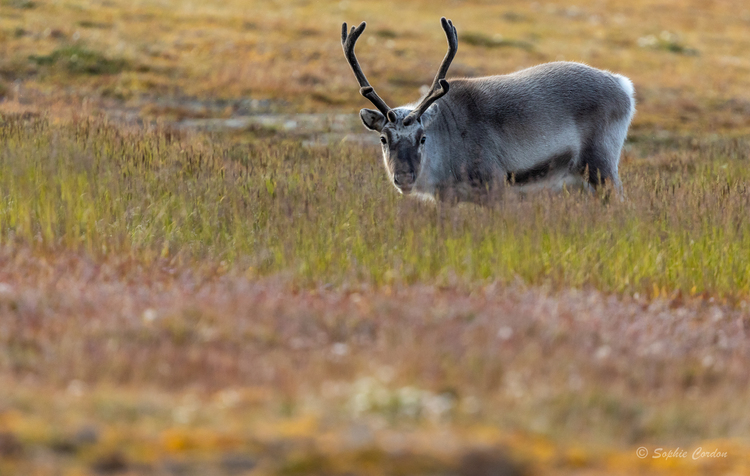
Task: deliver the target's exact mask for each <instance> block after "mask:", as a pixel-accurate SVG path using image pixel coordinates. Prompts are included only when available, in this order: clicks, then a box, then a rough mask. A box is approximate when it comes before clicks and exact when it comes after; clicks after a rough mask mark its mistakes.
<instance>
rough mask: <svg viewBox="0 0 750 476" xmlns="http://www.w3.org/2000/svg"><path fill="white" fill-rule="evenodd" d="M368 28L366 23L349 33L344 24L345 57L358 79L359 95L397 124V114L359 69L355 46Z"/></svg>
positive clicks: (342, 34) (342, 42)
mask: <svg viewBox="0 0 750 476" xmlns="http://www.w3.org/2000/svg"><path fill="white" fill-rule="evenodd" d="M366 26H367V24H366V23H365V22H362V23H360V24H359V26H358V27H356V28H355V27H352V30H351V31H350V32H348V33H347V31H348V30H347V26H346V23H344V24H343V25H342V26H341V46H342V47H343V48H344V55H345V56H346V60H347V61H348V62H349V66H351V67H352V71H354V76H356V77H357V81H358V82H359V86H360V88H359V93H360V94H361V95H362V96H364V97H366V98H367V99H369V100H370V102H372V103H373V104H374V105H375V107H377V108H378V110H379V111H380V112H381V113H383V115H384V116H385V117H386V118H387V119H388V120H389V121H391V122H396V114H395V113H394V112H393V111H392V110H391V108H390V107H388V105H387V104H386V103H385V101H383V100H382V99H380V96H378V95H377V93H376V92H375V89H373V87H372V86H370V83H369V82H368V81H367V78H366V77H365V73H363V72H362V68H360V67H359V61H357V57H356V56H355V55H354V45H355V44H356V43H357V40H358V39H359V36H360V35H361V34H362V32H363V31H365V27H366Z"/></svg>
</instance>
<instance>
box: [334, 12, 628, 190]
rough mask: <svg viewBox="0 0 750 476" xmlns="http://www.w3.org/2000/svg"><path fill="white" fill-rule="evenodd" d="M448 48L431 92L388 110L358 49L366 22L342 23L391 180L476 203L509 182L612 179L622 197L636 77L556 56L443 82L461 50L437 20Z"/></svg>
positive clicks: (563, 183)
mask: <svg viewBox="0 0 750 476" xmlns="http://www.w3.org/2000/svg"><path fill="white" fill-rule="evenodd" d="M440 22H441V24H442V27H443V30H444V31H445V35H446V37H447V39H448V52H447V54H446V55H445V58H444V59H443V62H442V64H441V65H440V68H439V69H438V72H437V74H436V75H435V79H434V80H433V82H432V86H431V87H430V89H429V91H428V92H427V94H426V95H425V96H424V97H423V98H422V99H421V100H420V101H419V102H418V103H414V104H408V105H405V106H401V107H397V108H395V109H391V108H390V107H388V105H387V104H386V103H385V101H383V100H382V99H381V98H380V97H379V96H378V95H377V93H376V92H375V90H374V89H373V87H372V86H370V83H369V82H368V81H367V78H366V77H365V75H364V73H363V72H362V68H361V67H360V66H359V62H358V60H357V57H356V56H355V55H354V46H355V44H356V42H357V39H358V38H359V37H360V35H361V34H362V32H363V31H364V30H365V26H366V23H365V22H362V23H361V24H360V25H359V26H358V27H356V28H355V27H352V29H351V31H348V30H347V25H346V23H344V24H343V26H342V29H341V44H342V46H343V48H344V54H345V55H346V59H347V61H348V62H349V65H350V66H351V68H352V70H353V71H354V76H355V77H356V78H357V81H358V82H359V85H360V90H359V92H360V94H362V96H364V97H366V98H367V99H369V100H370V102H372V103H373V104H374V105H375V107H376V108H377V110H373V109H362V110H361V111H360V112H359V116H360V118H361V119H362V122H363V123H364V125H365V127H366V128H367V129H369V130H372V131H375V132H377V133H379V134H380V143H381V146H382V149H383V161H384V163H385V168H386V171H387V173H388V178H389V179H390V180H391V181H392V182H393V185H395V187H396V189H397V190H398V191H399V192H400V193H402V194H404V195H415V196H418V197H422V198H426V199H430V200H436V199H437V200H446V199H454V200H459V201H464V200H469V201H482V200H485V199H487V198H489V197H493V196H495V195H496V194H497V192H499V191H502V190H503V189H504V187H505V185H506V184H509V185H512V186H515V187H517V188H519V189H520V190H522V191H531V190H536V189H550V190H556V191H559V190H562V189H563V188H564V187H576V186H579V187H583V188H586V189H589V190H593V189H595V188H597V187H599V186H601V185H603V184H604V183H605V182H607V181H611V182H612V184H613V185H614V187H615V189H616V191H617V193H618V195H620V197H622V184H621V182H620V178H619V175H618V173H617V167H618V164H619V161H620V153H621V151H622V146H623V143H624V141H625V137H626V135H627V131H628V127H629V125H630V120H631V118H632V117H633V114H634V112H635V100H634V98H633V95H634V89H633V83H632V82H631V81H630V80H629V79H628V78H626V77H624V76H621V75H619V74H613V73H610V72H607V71H602V70H598V69H595V68H592V67H590V66H586V65H584V64H581V63H574V62H554V63H546V64H541V65H538V66H534V67H531V68H528V69H524V70H521V71H518V72H515V73H512V74H506V75H499V76H488V77H482V78H461V79H452V80H450V81H448V80H446V79H445V75H446V73H447V72H448V68H449V67H450V64H451V62H452V61H453V58H454V57H455V56H456V52H457V51H458V35H457V33H456V28H455V27H454V26H453V23H452V22H451V21H450V20H446V19H445V18H444V17H443V18H441V20H440Z"/></svg>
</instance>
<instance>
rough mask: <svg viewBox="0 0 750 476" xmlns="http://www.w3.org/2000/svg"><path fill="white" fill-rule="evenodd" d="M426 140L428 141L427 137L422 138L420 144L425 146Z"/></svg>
mask: <svg viewBox="0 0 750 476" xmlns="http://www.w3.org/2000/svg"><path fill="white" fill-rule="evenodd" d="M426 140H427V136H422V138H421V139H419V143H420V144H424V143H425V141H426Z"/></svg>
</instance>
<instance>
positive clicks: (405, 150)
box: [341, 17, 458, 194]
mask: <svg viewBox="0 0 750 476" xmlns="http://www.w3.org/2000/svg"><path fill="white" fill-rule="evenodd" d="M440 23H441V24H442V26H443V30H444V31H445V35H446V37H447V38H448V53H447V54H446V55H445V58H443V62H442V64H441V65H440V68H439V69H438V72H437V74H436V75H435V79H434V80H433V82H432V87H431V88H430V90H429V92H428V93H427V95H426V96H425V97H424V98H423V99H422V100H421V101H420V102H419V104H418V105H417V106H416V107H414V108H413V109H411V108H408V107H407V108H397V109H391V108H389V107H388V105H387V104H386V103H385V101H383V100H382V99H381V98H380V97H379V96H378V95H377V94H376V93H375V90H374V89H373V88H372V86H370V83H369V82H368V81H367V78H366V77H365V75H364V73H363V72H362V68H360V66H359V62H358V61H357V57H356V56H355V55H354V45H355V44H356V42H357V39H358V38H359V37H360V35H361V34H362V32H363V31H365V26H366V23H365V22H362V23H361V24H360V25H359V26H358V27H356V28H355V27H352V29H351V31H349V30H348V29H347V25H346V23H344V24H343V26H342V28H341V45H342V46H343V48H344V54H345V55H346V59H347V61H348V62H349V65H350V66H351V68H352V71H354V76H356V78H357V81H358V82H359V86H360V89H359V92H360V94H362V96H364V97H366V98H367V99H369V100H370V102H372V103H373V104H374V105H375V107H376V108H377V110H374V109H362V110H361V111H359V117H360V118H361V119H362V122H363V123H364V125H365V127H367V128H368V129H370V130H372V131H376V132H379V133H380V144H381V146H382V149H383V161H384V162H385V168H386V171H387V172H388V176H389V177H390V179H391V180H392V181H393V184H394V185H395V186H396V188H397V189H398V190H399V191H400V192H401V193H404V194H407V193H409V192H411V189H412V187H413V186H414V183H415V182H416V180H417V177H418V176H419V172H420V170H421V166H422V163H423V158H424V154H425V144H426V142H427V140H428V138H427V136H426V135H425V126H426V125H427V124H428V122H429V116H430V114H429V113H428V114H426V115H425V113H426V112H427V110H428V109H429V107H430V106H431V105H432V104H433V103H434V102H435V101H437V100H438V99H440V98H441V97H443V96H444V95H445V94H446V93H447V92H448V81H446V80H445V75H446V73H447V72H448V68H449V67H450V64H451V61H453V58H454V57H455V56H456V51H458V35H457V34H456V28H455V27H454V26H453V23H452V22H451V21H450V20H446V19H445V18H444V17H443V18H441V19H440ZM423 115H424V116H423Z"/></svg>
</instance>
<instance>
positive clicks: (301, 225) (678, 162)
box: [0, 116, 750, 297]
mask: <svg viewBox="0 0 750 476" xmlns="http://www.w3.org/2000/svg"><path fill="white" fill-rule="evenodd" d="M0 143H2V144H3V146H2V149H0V189H2V190H3V194H2V198H1V200H2V201H1V202H0V240H1V241H2V243H3V244H12V243H24V244H31V245H32V246H34V247H37V248H45V249H50V250H61V249H68V250H85V251H87V252H89V253H92V254H94V255H100V254H105V255H106V254H111V253H126V254H130V255H131V256H134V257H137V258H143V259H146V260H150V259H153V258H154V257H159V256H161V257H171V258H178V259H186V260H189V259H194V258H201V259H202V258H207V259H211V260H216V261H217V262H218V261H225V262H226V263H227V264H228V265H230V266H234V267H238V268H241V269H243V270H244V269H246V268H248V269H249V271H250V272H251V273H252V274H275V273H283V274H285V275H287V276H290V277H292V278H294V279H295V280H297V281H298V282H299V283H300V284H303V285H307V284H316V283H317V284H320V283H333V284H342V283H344V282H367V283H373V284H376V285H382V284H394V283H395V284H398V283H414V282H420V281H421V282H433V283H438V284H439V283H442V282H450V281H451V280H455V279H458V280H460V281H462V282H477V281H484V280H496V279H499V280H501V281H512V280H515V279H518V278H520V279H522V280H523V281H525V282H528V283H532V284H539V283H542V284H552V285H555V286H557V285H561V286H562V285H565V286H574V287H580V286H585V285H592V286H595V287H596V288H598V289H601V290H603V291H615V292H648V293H649V294H650V293H652V292H654V289H656V288H658V289H659V290H660V291H661V292H671V291H675V290H680V291H682V292H683V293H692V294H694V293H701V292H708V293H710V294H712V295H719V296H735V297H738V296H745V295H747V294H748V293H750V255H748V253H747V250H748V249H750V220H748V211H750V191H749V190H748V175H749V173H750V172H748V167H747V165H748V160H747V159H748V149H749V145H748V143H747V142H744V141H737V140H735V141H723V142H706V143H702V144H699V145H698V146H696V147H693V148H689V147H685V148H682V149H681V151H680V152H670V151H663V153H662V156H663V157H662V159H659V157H658V154H657V157H656V158H652V159H650V160H649V161H648V162H646V161H638V160H632V161H630V162H628V163H626V164H623V165H622V178H623V182H624V184H625V187H626V193H627V196H628V199H627V200H626V201H625V202H624V203H619V202H618V201H616V200H614V199H610V198H609V197H608V196H607V195H606V194H600V195H596V196H587V195H583V196H582V195H579V194H578V193H573V194H564V195H559V196H547V195H540V196H538V197H531V198H527V199H523V200H519V199H515V198H513V197H507V199H506V200H505V201H502V202H500V203H499V204H498V205H497V206H496V207H484V208H482V207H477V206H474V205H465V204H464V205H459V206H447V205H435V204H430V203H422V202H419V201H417V200H413V199H406V198H402V197H400V196H399V195H398V194H397V192H396V191H395V189H393V187H392V186H391V185H390V184H389V183H388V182H387V180H386V177H385V174H384V172H383V170H382V165H381V163H380V162H381V161H380V160H379V158H378V157H377V153H376V151H375V150H373V149H371V148H358V147H352V146H344V145H340V146H338V145H337V146H331V147H326V148H304V147H302V146H301V145H300V144H299V143H296V142H284V141H280V140H278V139H277V140H274V141H273V142H255V143H252V144H241V143H237V142H236V141H231V140H229V139H227V138H222V137H218V136H217V137H213V138H208V137H199V136H184V137H181V136H178V135H175V134H174V133H172V132H169V131H167V130H150V131H143V130H131V131H125V130H123V129H118V128H116V127H113V126H110V125H107V124H105V123H102V122H98V121H96V120H86V121H81V122H78V123H75V124H71V125H51V124H49V123H48V122H46V121H44V120H38V121H36V120H35V121H32V122H29V121H24V120H21V119H18V118H14V117H11V116H5V117H3V118H2V124H1V125H0Z"/></svg>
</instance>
